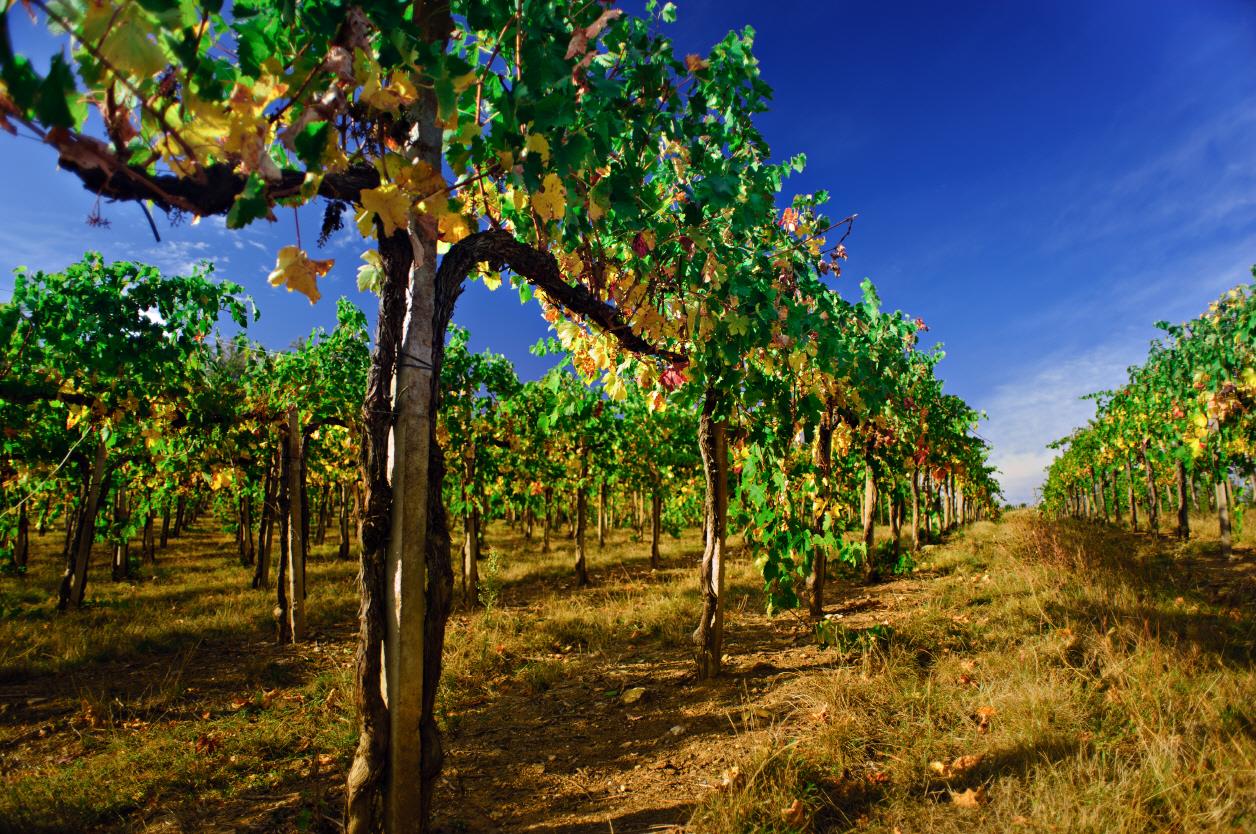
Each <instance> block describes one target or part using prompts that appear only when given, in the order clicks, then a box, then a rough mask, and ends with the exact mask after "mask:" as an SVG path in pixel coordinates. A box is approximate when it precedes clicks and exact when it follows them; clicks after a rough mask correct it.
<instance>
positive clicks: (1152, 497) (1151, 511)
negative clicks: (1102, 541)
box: [1139, 440, 1160, 533]
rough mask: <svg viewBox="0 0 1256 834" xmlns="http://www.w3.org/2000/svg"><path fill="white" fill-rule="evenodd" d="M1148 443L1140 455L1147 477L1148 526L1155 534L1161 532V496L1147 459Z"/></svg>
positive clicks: (1144, 443)
mask: <svg viewBox="0 0 1256 834" xmlns="http://www.w3.org/2000/svg"><path fill="white" fill-rule="evenodd" d="M1147 446H1148V442H1147V441H1145V440H1144V441H1143V447H1142V449H1141V450H1140V452H1139V454H1141V455H1142V458H1143V470H1144V472H1145V474H1146V476H1147V524H1148V526H1149V527H1150V529H1151V532H1153V533H1159V532H1160V496H1159V494H1158V493H1157V492H1156V474H1155V472H1154V471H1153V470H1152V468H1151V461H1150V460H1148V458H1147Z"/></svg>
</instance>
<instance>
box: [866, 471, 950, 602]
mask: <svg viewBox="0 0 1256 834" xmlns="http://www.w3.org/2000/svg"><path fill="white" fill-rule="evenodd" d="M944 506H946V507H947V508H948V512H949V504H948V505H944ZM876 510H877V482H876V479H875V478H873V476H872V462H871V461H867V462H865V463H864V500H863V543H864V581H865V582H876V581H877V580H878V579H879V578H880V572H879V570H878V568H877V560H876V553H875V551H874V544H875V529H874V524H875V522H876Z"/></svg>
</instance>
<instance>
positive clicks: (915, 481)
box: [911, 466, 920, 553]
mask: <svg viewBox="0 0 1256 834" xmlns="http://www.w3.org/2000/svg"><path fill="white" fill-rule="evenodd" d="M911 549H912V552H913V553H918V552H919V551H920V467H918V466H913V467H912V470H911Z"/></svg>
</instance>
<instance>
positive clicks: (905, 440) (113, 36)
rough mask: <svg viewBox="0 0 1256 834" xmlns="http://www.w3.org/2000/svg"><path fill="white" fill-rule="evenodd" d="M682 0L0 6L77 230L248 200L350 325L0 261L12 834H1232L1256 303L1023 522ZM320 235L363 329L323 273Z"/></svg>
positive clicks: (235, 286) (1074, 441)
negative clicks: (491, 303)
mask: <svg viewBox="0 0 1256 834" xmlns="http://www.w3.org/2000/svg"><path fill="white" fill-rule="evenodd" d="M677 14H678V11H677V8H676V7H675V6H674V5H673V4H672V3H666V4H659V3H657V2H656V0H650V2H648V3H646V4H644V6H643V7H642V8H640V9H637V10H636V11H627V10H625V9H621V8H618V7H617V6H615V5H614V4H612V3H569V2H562V1H561V0H535V2H534V1H533V0H527V2H523V0H520V2H518V3H513V4H512V3H502V2H484V0H468V1H467V2H462V0H457V1H456V2H446V1H445V0H438V1H437V2H429V1H428V0H423V1H421V2H414V3H396V2H392V0H366V2H362V3H358V4H356V5H351V6H347V5H344V4H341V3H337V2H330V1H328V2H323V0H318V1H317V2H305V3H268V2H236V3H233V4H231V5H230V6H229V7H226V6H224V4H221V3H212V2H194V1H193V0H123V2H94V1H93V2H86V3H53V2H43V0H29V2H23V3H20V4H18V3H4V4H2V5H0V129H3V130H4V131H6V133H8V134H12V136H11V137H8V138H10V139H12V140H13V141H15V142H16V141H17V140H18V139H25V140H32V141H33V142H35V143H38V144H39V145H40V146H42V147H43V148H45V149H46V150H47V151H48V152H49V154H50V155H53V156H55V158H56V161H57V166H58V168H59V170H58V172H57V173H56V177H57V178H58V181H67V180H68V181H71V182H77V183H78V184H81V185H82V186H83V187H84V188H85V189H86V190H87V192H89V193H90V195H92V198H93V199H94V200H95V208H94V209H93V213H92V215H91V216H90V217H89V218H88V222H89V224H92V225H93V226H96V227H101V226H107V225H108V223H109V221H108V220H107V219H104V218H103V216H102V215H101V213H100V212H101V206H102V205H106V206H109V205H114V204H118V205H129V206H131V207H132V208H138V209H139V210H140V211H142V214H143V216H144V218H146V224H147V226H151V229H152V232H153V234H154V235H155V236H156V235H158V233H159V230H158V225H157V218H160V217H163V216H164V217H165V218H166V219H167V220H169V222H170V224H171V227H172V228H173V227H176V226H178V225H179V224H181V223H183V222H184V221H186V222H187V223H188V224H192V223H199V222H200V221H201V220H205V221H206V222H207V223H214V222H218V223H219V224H220V226H219V228H220V229H221V231H222V233H223V234H224V235H235V236H237V237H243V236H244V235H246V234H250V233H253V232H255V231H256V230H258V229H268V230H269V231H268V232H267V235H268V237H267V240H269V241H270V243H271V244H273V245H270V246H269V247H268V249H267V252H268V257H273V267H272V268H271V271H270V272H269V276H268V278H267V281H268V283H269V284H270V285H271V287H272V288H275V289H276V290H279V289H284V290H287V291H289V292H294V293H298V294H300V296H304V297H305V298H306V299H308V301H309V303H310V304H311V305H317V308H324V307H327V306H334V312H335V315H334V321H335V324H334V326H325V327H324V326H317V327H314V328H313V329H312V330H311V331H310V332H309V333H308V336H304V337H302V338H300V339H298V340H296V341H295V342H293V343H292V344H290V345H289V346H288V347H286V348H283V349H276V348H275V347H274V346H273V345H271V344H269V343H268V342H267V341H266V340H265V339H264V338H262V337H261V336H260V335H259V334H264V333H265V332H266V328H267V327H268V326H269V324H270V322H271V320H272V319H271V316H270V314H269V313H268V312H267V310H266V299H265V298H262V297H254V296H251V295H250V294H249V293H248V292H246V290H245V287H244V286H243V284H242V283H240V282H239V281H238V280H233V279H235V278H236V277H237V276H234V275H233V274H232V271H231V269H229V268H226V267H224V266H223V265H221V264H220V265H219V266H218V267H217V268H216V267H215V265H214V263H213V260H214V259H213V258H212V257H211V258H210V259H208V260H204V261H201V262H200V263H199V264H198V265H196V266H195V267H192V268H188V269H168V268H164V267H161V266H159V265H156V264H152V263H146V262H142V260H141V259H139V258H133V259H124V260H116V259H112V258H108V257H106V256H105V255H103V254H101V253H98V252H93V251H88V252H85V253H84V252H82V251H81V249H80V250H78V251H75V252H74V253H73V254H72V255H71V256H69V257H70V259H71V260H72V262H71V263H70V264H69V265H68V266H65V267H64V268H51V267H47V266H45V267H43V268H35V267H31V268H26V267H22V268H19V269H17V270H16V272H15V273H14V275H13V277H12V282H11V283H12V292H11V294H10V296H9V298H8V299H7V300H5V301H4V302H3V303H2V304H0V350H2V351H3V356H2V357H0V425H2V426H3V434H2V435H0V831H15V832H16V831H23V832H33V831H96V830H109V831H148V830H156V831H171V832H173V831H346V832H355V833H359V832H379V831H383V832H389V834H400V832H446V831H447V832H458V831H523V830H530V831H552V832H565V831H572V832H584V831H587V832H594V831H598V832H601V831H608V830H609V831H612V832H627V831H667V830H672V831H694V832H711V834H724V832H728V833H729V834H731V832H743V831H744V832H806V831H846V830H871V831H884V832H887V834H888V833H889V832H909V831H952V830H953V831H961V830H963V831H971V830H973V829H977V830H981V831H987V830H988V831H1006V830H1020V829H1022V828H1023V829H1024V830H1027V831H1055V830H1069V831H1083V830H1084V831H1130V832H1134V831H1149V830H1164V831H1185V830H1190V831H1204V830H1207V831H1219V832H1220V831H1227V832H1229V831H1247V830H1252V826H1256V804H1254V803H1253V800H1252V797H1253V796H1256V734H1253V732H1252V727H1253V726H1254V725H1253V722H1254V721H1256V716H1253V715H1252V712H1251V710H1252V705H1253V704H1256V676H1254V674H1253V671H1252V667H1251V660H1252V651H1253V648H1254V646H1256V632H1253V620H1252V615H1251V610H1252V609H1251V603H1252V601H1253V600H1254V599H1256V593H1254V591H1256V574H1254V573H1253V570H1252V564H1253V562H1252V554H1253V542H1252V540H1251V531H1250V530H1249V531H1248V535H1247V537H1246V538H1245V535H1244V531H1243V513H1244V510H1245V508H1247V507H1248V506H1250V505H1251V504H1252V503H1253V490H1256V460H1253V455H1256V447H1253V446H1252V445H1251V438H1252V437H1253V432H1254V431H1256V426H1253V424H1252V422H1251V418H1250V414H1251V413H1252V411H1253V409H1252V406H1253V401H1254V399H1256V357H1254V356H1253V349H1254V348H1253V345H1254V344H1256V342H1254V341H1253V340H1254V339H1256V318H1254V317H1253V315H1252V310H1253V304H1256V290H1254V288H1253V287H1252V286H1241V287H1239V288H1237V289H1235V290H1233V291H1231V292H1230V293H1228V294H1227V295H1225V296H1224V297H1223V298H1221V299H1220V300H1219V301H1217V302H1216V303H1215V304H1213V305H1212V307H1211V308H1210V309H1209V311H1208V312H1207V313H1206V314H1205V315H1203V316H1202V317H1200V318H1199V319H1195V320H1192V321H1190V322H1188V323H1187V324H1184V325H1181V326H1171V325H1168V324H1163V325H1161V327H1162V329H1163V331H1164V333H1165V336H1164V337H1163V338H1162V339H1161V340H1159V341H1156V342H1155V343H1153V345H1152V349H1151V354H1150V356H1149V357H1148V359H1147V361H1146V363H1145V364H1143V365H1142V366H1139V367H1135V368H1132V369H1131V370H1130V376H1129V381H1128V383H1127V384H1125V385H1124V386H1122V387H1120V388H1119V389H1118V390H1114V391H1109V392H1102V393H1099V394H1095V395H1094V400H1095V405H1096V416H1095V418H1094V420H1093V421H1092V422H1091V423H1090V424H1089V425H1088V426H1087V427H1085V428H1082V429H1078V430H1076V431H1075V432H1074V433H1072V434H1071V435H1069V436H1068V437H1067V438H1065V439H1063V440H1060V441H1058V442H1057V443H1055V444H1053V449H1055V450H1056V451H1057V452H1058V456H1057V457H1056V459H1055V460H1054V462H1052V463H1051V465H1050V467H1049V470H1048V472H1047V476H1046V481H1045V483H1044V485H1043V486H1042V488H1041V502H1040V504H1039V506H1038V507H1037V508H1036V509H1029V508H1024V507H1022V508H1019V509H1017V508H1013V507H1012V506H1011V505H1010V504H1009V502H1008V500H1007V497H1006V496H1005V495H1004V493H1003V491H1002V489H1001V487H1000V483H999V481H998V475H999V472H998V469H997V467H996V465H995V464H994V463H993V462H992V454H993V449H992V445H991V443H990V442H988V440H987V439H985V438H984V437H983V434H982V431H981V427H982V421H983V420H984V419H985V415H984V413H983V412H982V411H981V410H980V409H979V408H977V407H976V406H974V405H972V404H970V403H969V402H967V401H966V400H965V398H963V397H961V396H958V395H956V394H954V393H951V391H950V390H948V389H947V387H946V386H945V385H944V381H943V376H942V373H943V371H944V370H945V368H946V365H945V364H944V362H943V360H944V352H943V350H942V349H941V346H940V345H939V344H937V343H933V344H928V345H926V343H925V340H926V337H927V336H926V334H928V333H929V332H930V327H929V326H928V325H926V323H925V321H924V319H923V318H919V317H916V316H915V315H914V314H913V313H908V312H903V311H901V310H896V309H892V306H891V305H887V304H886V303H884V302H883V300H882V297H881V294H880V293H879V292H878V289H877V287H876V286H874V284H873V283H872V281H871V280H867V279H865V280H863V281H862V282H860V283H858V285H857V286H854V287H852V286H851V280H850V279H849V277H844V276H843V267H844V266H846V265H847V263H848V260H849V254H850V253H848V250H847V245H848V244H849V245H851V246H852V247H853V246H855V245H856V243H857V241H858V234H857V230H858V228H859V226H858V224H859V222H860V221H859V220H858V218H857V215H856V214H854V213H850V212H848V211H846V210H844V209H839V210H837V211H833V210H832V209H831V208H830V205H831V204H833V203H835V202H840V200H835V199H832V198H831V197H830V194H829V193H828V192H826V191H822V190H813V191H807V192H805V193H795V192H794V189H791V188H790V181H791V179H796V178H798V177H800V176H802V175H803V174H804V172H806V171H807V160H806V158H805V157H804V156H803V155H801V154H797V155H794V156H790V157H786V158H784V159H783V161H782V157H780V155H779V149H773V148H771V147H770V146H769V143H768V141H767V139H766V138H765V135H764V134H763V133H762V132H761V130H760V128H759V126H758V121H757V120H758V119H759V118H760V117H762V116H763V114H766V113H768V112H769V108H770V101H771V98H772V95H773V91H772V89H771V87H770V86H769V85H768V84H767V83H766V81H765V80H764V79H763V77H762V74H761V67H760V59H759V58H758V57H756V54H755V51H754V50H755V41H754V33H753V31H752V30H751V29H749V28H746V29H744V30H741V31H735V32H732V33H730V34H728V35H727V36H726V37H724V38H723V39H722V40H720V41H718V42H717V43H716V44H715V45H714V46H713V47H711V48H710V49H709V51H706V52H704V53H702V54H698V53H689V52H687V51H686V50H685V49H682V48H680V47H679V46H678V44H677V41H676V40H675V38H674V37H673V35H672V34H670V33H672V32H673V31H675V30H676V26H677V23H676V19H677ZM32 33H34V34H32ZM833 186H834V188H835V189H837V188H838V187H839V186H840V183H833ZM303 211H304V212H306V215H305V216H308V213H309V212H311V211H312V212H315V216H317V217H319V218H320V219H321V224H320V228H319V234H318V236H317V238H318V239H317V243H314V242H313V241H308V244H309V245H307V242H303V241H302V236H301V231H300V228H301V227H300V217H301V216H303V215H302V214H301V212H303ZM290 221H291V222H290ZM307 225H308V223H307ZM289 230H290V232H291V234H289ZM306 237H307V239H308V238H309V237H311V236H310V235H309V234H308V229H307V235H306ZM249 240H253V241H254V242H255V239H254V238H249ZM346 241H347V242H348V243H347V245H351V246H354V247H356V248H358V249H361V248H363V247H365V251H363V252H362V254H361V256H360V259H359V260H358V261H357V262H356V263H354V265H353V267H352V269H353V270H356V280H357V286H358V288H359V290H360V291H362V292H364V293H365V292H369V293H371V294H373V296H374V298H375V301H374V302H373V305H374V306H373V308H372V309H363V308H362V307H361V306H359V305H357V304H355V303H354V302H353V301H351V300H349V299H348V298H343V297H342V298H340V299H339V300H338V301H336V302H334V303H333V302H331V301H328V300H322V298H321V297H322V294H323V292H329V293H330V290H329V287H332V286H334V284H331V283H330V282H331V280H332V279H331V277H330V276H331V275H332V274H333V269H335V268H336V263H335V259H334V258H321V257H315V256H314V255H315V254H321V253H318V252H317V251H316V249H317V248H323V247H330V248H334V247H336V246H339V245H341V244H342V243H345V242H346ZM312 252H313V253H314V254H311V253H312ZM224 262H225V259H224ZM839 279H840V280H839ZM468 282H478V283H479V284H481V285H482V286H483V288H485V289H487V290H489V291H493V292H496V293H502V294H504V293H507V292H510V293H513V294H517V295H518V297H519V300H520V302H521V303H522V304H523V305H524V306H522V307H520V308H518V312H517V313H515V315H516V316H518V317H525V316H526V317H529V318H533V319H537V320H540V321H543V322H544V323H545V324H546V325H547V326H548V335H547V336H546V337H545V338H543V339H541V340H539V341H537V342H536V343H535V344H534V345H532V346H531V348H530V355H531V357H532V359H531V360H529V361H532V360H535V361H537V362H540V363H542V364H544V365H545V367H546V368H547V370H545V371H544V372H543V373H540V374H536V375H532V374H529V373H524V372H521V371H520V367H521V366H522V362H521V361H520V359H521V357H510V356H507V355H506V354H504V353H500V352H494V351H493V350H476V349H474V348H473V344H474V343H475V340H476V338H477V337H480V338H483V336H484V331H482V330H480V329H478V328H476V329H468V327H466V326H463V325H461V324H459V323H454V311H455V306H456V305H457V304H458V302H459V299H460V297H461V296H462V295H463V294H464V290H465V289H466V285H467V284H468ZM467 295H468V298H467V299H464V300H463V302H462V304H463V305H465V304H468V303H471V301H472V299H473V298H480V297H482V296H479V295H473V294H472V293H467ZM302 304H303V305H304V301H302ZM458 309H459V310H460V311H461V310H462V309H464V308H463V307H458ZM327 315H329V316H330V315H331V313H330V311H328V313H327ZM928 338H932V337H928ZM1192 513H1193V514H1194V517H1193V518H1192ZM1171 515H1173V517H1174V518H1175V523H1174V524H1172V525H1171V524H1170V523H1169V522H1168V520H1167V519H1169V517H1170V516H1171ZM1205 519H1215V521H1212V520H1205ZM1170 527H1172V528H1173V530H1174V532H1176V537H1173V538H1170V537H1167V536H1162V535H1161V532H1162V528H1163V530H1164V531H1167V530H1169V528H1170ZM1214 530H1215V535H1214Z"/></svg>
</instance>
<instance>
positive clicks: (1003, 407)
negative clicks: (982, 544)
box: [983, 338, 1146, 503]
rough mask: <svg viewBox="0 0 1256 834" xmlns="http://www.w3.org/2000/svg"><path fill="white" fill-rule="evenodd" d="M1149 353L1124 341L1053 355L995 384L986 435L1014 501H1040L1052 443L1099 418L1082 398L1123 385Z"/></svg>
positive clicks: (1005, 491)
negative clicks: (1039, 489) (1132, 368)
mask: <svg viewBox="0 0 1256 834" xmlns="http://www.w3.org/2000/svg"><path fill="white" fill-rule="evenodd" d="M1145 354H1146V343H1145V342H1140V341H1138V340H1137V339H1133V338H1131V339H1120V340H1116V341H1113V342H1108V343H1105V344H1102V345H1100V346H1098V347H1095V348H1092V349H1090V350H1088V351H1086V352H1084V353H1080V354H1076V355H1073V356H1055V357H1049V358H1047V359H1045V360H1044V361H1042V362H1041V363H1039V365H1038V366H1037V367H1036V368H1032V369H1029V370H1028V371H1026V372H1025V373H1024V374H1023V375H1020V376H1018V378H1017V379H1015V380H1012V381H1005V382H1003V383H1001V384H999V385H997V386H996V387H995V389H994V392H993V394H992V395H991V396H990V397H988V398H987V399H986V412H987V413H988V414H989V416H990V420H989V422H988V423H987V424H986V428H985V430H984V431H983V434H984V436H985V437H986V439H987V440H989V441H990V443H991V444H992V446H993V449H992V451H991V456H990V457H991V462H992V463H993V464H994V465H995V466H997V467H998V468H999V473H1000V474H999V483H1000V484H1001V485H1002V486H1003V494H1004V495H1005V496H1006V497H1007V499H1008V500H1009V501H1011V502H1012V503H1020V502H1033V501H1034V500H1035V494H1034V490H1035V489H1036V488H1037V487H1039V486H1040V485H1041V484H1042V480H1043V476H1044V470H1045V469H1046V467H1047V465H1048V464H1049V463H1050V462H1051V459H1052V457H1054V452H1053V451H1052V450H1050V449H1048V448H1047V444H1048V443H1050V442H1051V441H1053V440H1057V439H1059V438H1061V437H1063V436H1065V435H1066V434H1068V433H1069V432H1070V431H1072V430H1073V429H1074V428H1076V427H1077V426H1080V425H1082V424H1084V423H1085V422H1086V421H1087V420H1089V419H1090V418H1091V417H1093V416H1094V413H1095V407H1094V403H1093V402H1092V401H1090V400H1083V399H1081V397H1082V396H1083V395H1085V394H1089V393H1092V392H1094V391H1100V390H1104V389H1108V388H1114V387H1116V386H1118V385H1120V384H1121V383H1122V382H1123V381H1124V380H1125V378H1126V368H1128V367H1129V366H1130V365H1132V364H1134V363H1136V362H1138V361H1139V360H1140V359H1141V358H1142V357H1143V356H1144V355H1145Z"/></svg>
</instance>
